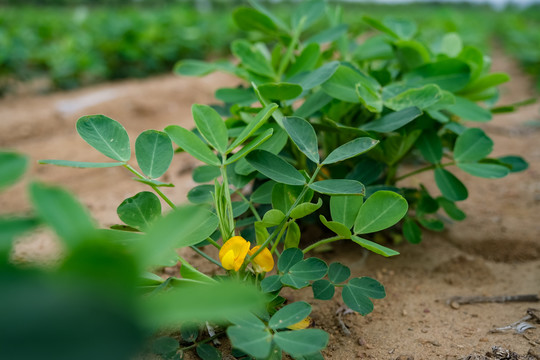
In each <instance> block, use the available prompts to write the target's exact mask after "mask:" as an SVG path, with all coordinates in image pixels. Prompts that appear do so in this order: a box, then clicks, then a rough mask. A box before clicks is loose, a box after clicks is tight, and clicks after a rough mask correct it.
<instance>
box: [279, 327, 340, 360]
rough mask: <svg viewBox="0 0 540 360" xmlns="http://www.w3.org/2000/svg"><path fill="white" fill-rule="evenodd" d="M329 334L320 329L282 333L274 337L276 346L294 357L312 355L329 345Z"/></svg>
mask: <svg viewBox="0 0 540 360" xmlns="http://www.w3.org/2000/svg"><path fill="white" fill-rule="evenodd" d="M328 338H329V335H328V333H326V332H324V331H323V330H320V329H302V330H295V331H282V332H278V333H276V334H275V335H274V341H275V342H276V344H277V345H278V346H279V347H280V348H281V349H282V350H283V351H285V352H286V353H288V354H290V355H291V356H293V357H298V356H302V355H310V354H313V353H315V352H317V351H319V350H321V349H324V348H325V347H326V345H327V344H328Z"/></svg>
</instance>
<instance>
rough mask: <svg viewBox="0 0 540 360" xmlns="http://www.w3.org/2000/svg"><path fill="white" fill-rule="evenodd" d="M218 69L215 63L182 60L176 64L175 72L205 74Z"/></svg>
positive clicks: (192, 74) (191, 74)
mask: <svg viewBox="0 0 540 360" xmlns="http://www.w3.org/2000/svg"><path fill="white" fill-rule="evenodd" d="M216 70H217V67H216V65H215V64H212V63H208V62H206V61H200V60H190V59H187V60H181V61H179V62H177V63H176V65H175V66H174V72H175V73H176V74H178V75H186V76H204V75H208V74H210V73H212V72H214V71H216Z"/></svg>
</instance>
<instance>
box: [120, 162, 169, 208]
mask: <svg viewBox="0 0 540 360" xmlns="http://www.w3.org/2000/svg"><path fill="white" fill-rule="evenodd" d="M124 167H125V168H126V169H128V170H129V171H131V172H132V173H133V174H135V175H136V176H137V177H138V178H139V179H143V180H147V178H146V177H144V176H143V175H142V174H141V173H139V172H138V171H137V170H135V169H134V168H133V167H132V166H131V165H129V164H124ZM149 186H150V187H151V188H152V189H153V190H154V191H155V192H156V194H158V195H159V197H161V198H162V199H163V200H164V201H165V202H166V203H167V204H168V205H169V206H170V207H171V208H172V209H176V205H174V203H173V202H172V201H171V200H170V199H169V198H168V197H167V196H165V194H164V193H162V192H161V190H159V189H158V187H157V186H155V185H149Z"/></svg>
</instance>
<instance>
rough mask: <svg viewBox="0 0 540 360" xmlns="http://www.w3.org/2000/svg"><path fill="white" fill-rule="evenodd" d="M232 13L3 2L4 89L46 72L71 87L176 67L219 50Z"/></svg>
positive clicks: (0, 84)
mask: <svg viewBox="0 0 540 360" xmlns="http://www.w3.org/2000/svg"><path fill="white" fill-rule="evenodd" d="M234 33H235V31H234V30H232V24H231V21H230V19H229V18H228V17H226V16H222V15H221V14H220V13H219V12H218V11H213V12H208V13H202V12H199V11H197V10H196V9H194V8H192V7H189V6H184V5H180V6H176V7H173V8H149V9H141V8H136V7H122V8H114V9H105V8H93V9H92V8H91V9H89V8H82V7H81V8H57V7H55V8H49V7H45V8H29V7H26V8H16V7H13V8H10V7H8V8H4V9H2V11H0V92H2V88H3V90H4V91H5V90H9V89H7V87H9V85H10V84H12V83H13V82H14V81H27V80H30V79H35V78H39V77H46V78H47V79H48V80H50V82H51V84H50V85H51V87H53V88H62V89H66V88H73V87H77V86H81V85H86V84H89V83H94V82H99V81H103V80H109V79H120V78H126V77H141V76H147V75H149V74H156V73H163V72H167V71H170V70H171V68H172V66H173V65H174V63H175V62H176V61H178V59H179V58H184V57H195V58H202V57H208V56H212V54H216V53H221V52H222V51H224V50H225V49H227V48H228V43H229V42H230V40H231V38H232V37H233V36H234Z"/></svg>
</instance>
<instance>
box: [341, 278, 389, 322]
mask: <svg viewBox="0 0 540 360" xmlns="http://www.w3.org/2000/svg"><path fill="white" fill-rule="evenodd" d="M342 296H343V301H344V302H345V304H346V305H347V306H348V307H350V308H351V309H353V310H354V311H356V312H358V313H360V314H362V315H367V314H369V313H370V312H372V311H373V303H372V302H371V300H370V298H373V299H382V298H384V297H385V296H386V292H385V291H384V287H383V286H382V285H381V283H379V282H378V281H377V280H375V279H372V278H369V277H361V278H354V279H351V281H349V283H348V284H347V285H345V287H344V288H343V292H342Z"/></svg>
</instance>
